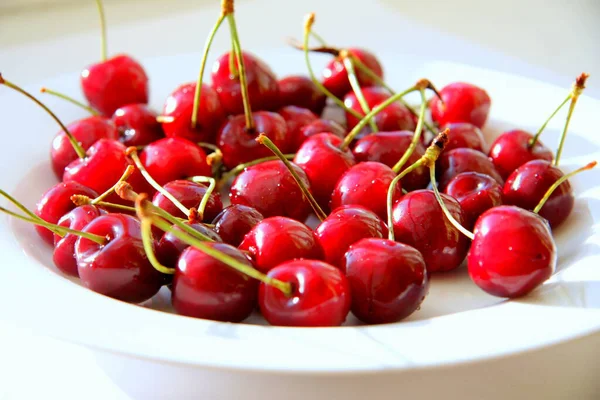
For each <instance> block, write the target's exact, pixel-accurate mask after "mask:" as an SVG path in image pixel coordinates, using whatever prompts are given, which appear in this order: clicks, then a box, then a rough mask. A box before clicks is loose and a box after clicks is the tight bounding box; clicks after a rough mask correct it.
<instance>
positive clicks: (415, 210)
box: [392, 190, 469, 272]
mask: <svg viewBox="0 0 600 400" xmlns="http://www.w3.org/2000/svg"><path fill="white" fill-rule="evenodd" d="M441 196H442V199H443V200H444V204H445V205H446V207H447V208H448V211H450V214H451V215H452V216H453V217H454V219H456V220H457V221H458V222H459V223H460V224H461V225H462V224H464V223H465V219H464V215H463V211H462V209H461V208H460V204H459V203H458V201H456V200H455V199H454V198H452V197H450V196H448V195H445V194H442V195H441ZM392 221H393V225H394V228H393V229H394V235H395V239H396V240H397V241H398V242H401V243H405V244H408V245H409V246H413V247H414V248H415V249H417V250H419V251H420V252H421V254H422V255H423V259H424V260H425V264H426V265H427V271H429V272H440V271H450V270H453V269H455V268H457V267H458V266H459V265H460V264H461V263H462V261H463V260H464V258H465V256H466V254H467V250H468V249H469V240H468V239H467V238H466V237H465V236H464V235H463V234H462V233H461V232H460V231H459V230H458V229H456V228H455V227H454V226H453V225H452V224H451V223H450V222H449V221H448V219H447V218H446V216H445V215H444V212H443V211H442V208H441V207H440V205H439V204H438V202H437V200H436V198H435V194H434V193H433V191H431V190H415V191H414V192H410V193H408V194H406V195H404V196H403V197H402V198H401V199H400V200H399V201H398V202H396V204H394V208H393V213H392Z"/></svg>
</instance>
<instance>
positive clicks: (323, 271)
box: [258, 260, 351, 326]
mask: <svg viewBox="0 0 600 400" xmlns="http://www.w3.org/2000/svg"><path fill="white" fill-rule="evenodd" d="M268 276H269V277H270V278H274V279H279V280H282V281H284V282H289V283H291V284H292V288H293V292H292V295H291V296H289V297H288V296H286V295H285V294H284V293H283V292H282V291H281V290H279V289H277V288H275V287H273V286H268V285H265V284H264V283H261V284H260V287H259V292H258V304H259V306H260V311H261V313H262V315H263V316H264V317H265V319H266V320H267V321H268V322H269V323H270V324H271V325H280V326H338V325H341V324H342V323H343V322H344V321H345V320H346V316H347V315H348V312H349V311H350V301H351V299H350V287H349V285H348V281H347V279H346V277H345V276H344V275H343V274H342V272H341V271H340V270H338V269H337V268H335V267H332V266H331V265H329V264H326V263H324V262H322V261H315V260H294V261H288V262H285V263H283V264H280V265H278V266H277V267H275V268H273V269H272V270H271V271H269V273H268Z"/></svg>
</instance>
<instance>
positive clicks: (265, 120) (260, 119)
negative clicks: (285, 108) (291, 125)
mask: <svg viewBox="0 0 600 400" xmlns="http://www.w3.org/2000/svg"><path fill="white" fill-rule="evenodd" d="M252 118H253V120H254V124H255V129H254V130H253V131H252V132H250V131H248V129H246V120H245V117H244V115H243V114H240V115H236V116H235V117H233V118H230V119H229V120H228V121H227V122H226V123H225V124H224V125H223V126H222V127H221V130H220V131H219V134H218V136H217V145H218V146H219V149H221V152H222V153H223V164H224V165H225V167H227V168H228V169H231V168H234V167H235V166H237V165H239V164H245V163H247V162H250V161H254V160H256V159H259V158H263V157H269V156H271V155H272V153H271V150H269V149H268V148H266V147H265V146H263V145H261V144H260V143H258V142H257V141H256V138H257V137H258V135H259V134H260V133H264V134H265V135H266V136H268V137H269V139H271V140H272V141H273V143H275V145H276V146H277V147H278V148H279V150H281V151H282V152H283V153H287V152H289V151H290V139H289V137H288V134H287V126H286V123H285V120H284V119H283V117H282V116H281V115H279V114H276V113H274V112H268V111H258V112H254V113H252Z"/></svg>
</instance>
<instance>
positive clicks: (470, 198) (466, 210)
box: [444, 172, 502, 229]
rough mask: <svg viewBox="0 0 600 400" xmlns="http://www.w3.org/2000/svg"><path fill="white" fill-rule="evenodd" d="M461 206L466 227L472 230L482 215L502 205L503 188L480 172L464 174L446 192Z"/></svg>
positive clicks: (447, 187)
mask: <svg viewBox="0 0 600 400" xmlns="http://www.w3.org/2000/svg"><path fill="white" fill-rule="evenodd" d="M444 193H446V194H447V195H448V196H451V197H454V198H455V199H456V200H457V201H458V203H459V204H460V208H462V210H463V214H464V217H465V227H466V228H467V229H472V228H473V226H474V225H475V221H477V218H479V216H480V215H481V214H483V213H484V212H485V211H487V210H489V209H490V208H492V207H497V206H499V205H501V204H502V186H500V184H499V183H498V182H497V181H496V180H495V179H494V178H492V177H491V176H489V175H486V174H481V173H479V172H462V173H460V174H458V175H456V176H455V177H454V178H452V179H451V180H450V182H449V183H448V185H447V186H446V189H445V190H444Z"/></svg>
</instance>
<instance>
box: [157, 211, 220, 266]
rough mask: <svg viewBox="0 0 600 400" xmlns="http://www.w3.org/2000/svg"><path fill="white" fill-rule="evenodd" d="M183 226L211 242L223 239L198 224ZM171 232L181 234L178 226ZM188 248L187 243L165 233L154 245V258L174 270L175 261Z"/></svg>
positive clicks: (169, 233) (170, 233)
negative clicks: (175, 231) (176, 231)
mask: <svg viewBox="0 0 600 400" xmlns="http://www.w3.org/2000/svg"><path fill="white" fill-rule="evenodd" d="M184 224H186V225H188V226H189V227H190V228H192V229H194V230H195V231H196V232H199V233H200V234H202V235H204V236H206V237H207V238H208V239H210V240H211V241H213V242H223V239H221V237H220V236H219V235H218V234H217V233H216V232H215V231H213V230H212V229H210V228H209V227H207V226H206V225H204V224H201V223H199V222H195V223H190V222H188V221H186V222H184ZM157 229H158V228H157ZM173 230H178V231H180V232H183V230H182V229H181V228H180V227H178V226H175V227H174V228H173ZM188 247H189V245H188V244H187V243H185V242H184V241H182V240H181V239H179V238H177V237H176V236H175V235H174V234H173V233H172V232H165V233H164V234H163V235H162V237H161V238H160V240H159V241H158V243H156V256H157V258H158V259H159V260H160V262H161V264H163V265H165V266H167V267H170V268H174V267H175V266H176V265H177V260H178V259H179V256H180V255H181V253H182V252H183V251H184V250H185V249H187V248H188Z"/></svg>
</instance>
